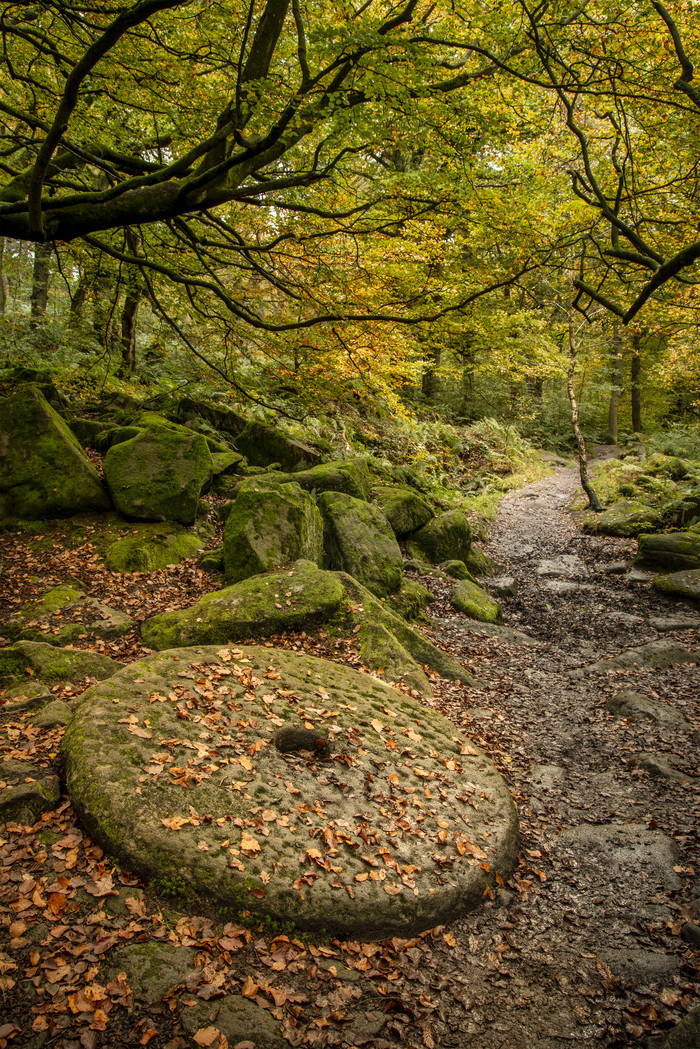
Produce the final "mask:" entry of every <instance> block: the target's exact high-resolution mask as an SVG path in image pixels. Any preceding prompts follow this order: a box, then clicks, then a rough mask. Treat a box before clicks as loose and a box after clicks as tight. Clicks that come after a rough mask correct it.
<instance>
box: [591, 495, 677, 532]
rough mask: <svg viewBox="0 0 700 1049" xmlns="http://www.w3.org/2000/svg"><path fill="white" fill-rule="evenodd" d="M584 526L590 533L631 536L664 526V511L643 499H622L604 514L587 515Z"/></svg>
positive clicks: (653, 530)
mask: <svg viewBox="0 0 700 1049" xmlns="http://www.w3.org/2000/svg"><path fill="white" fill-rule="evenodd" d="M582 527H583V531H584V532H586V533H587V534H588V535H614V536H620V537H622V538H629V537H632V536H637V535H640V534H641V533H642V532H655V531H658V530H659V528H661V527H663V513H662V512H661V510H659V509H655V508H654V507H650V506H649V505H648V504H647V503H645V502H643V501H642V500H641V499H621V500H620V501H619V502H617V503H614V504H613V506H610V507H608V509H607V510H605V511H604V512H603V513H602V514H590V515H588V516H587V517H585V518H584V521H583V526H582Z"/></svg>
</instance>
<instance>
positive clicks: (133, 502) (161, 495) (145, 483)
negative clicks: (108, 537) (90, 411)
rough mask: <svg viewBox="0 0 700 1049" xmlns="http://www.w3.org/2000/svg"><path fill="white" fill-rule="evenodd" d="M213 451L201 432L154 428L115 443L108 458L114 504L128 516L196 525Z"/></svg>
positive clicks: (107, 473)
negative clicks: (198, 507)
mask: <svg viewBox="0 0 700 1049" xmlns="http://www.w3.org/2000/svg"><path fill="white" fill-rule="evenodd" d="M211 469H212V462H211V453H210V451H209V448H208V447H207V442H206V441H205V439H204V437H202V436H201V434H194V433H191V432H190V431H189V430H185V429H184V427H180V428H178V429H177V430H172V429H170V428H168V427H165V426H163V427H153V428H152V429H150V430H146V431H145V432H144V433H142V434H139V435H138V437H133V438H132V439H131V440H129V441H124V442H122V443H121V444H116V445H113V446H112V447H111V448H110V449H109V451H108V452H107V455H106V457H105V461H104V472H105V478H106V480H107V486H108V488H109V490H110V494H111V496H112V499H113V500H114V505H115V506H116V508H117V509H118V510H119V512H120V513H123V514H124V515H125V516H127V517H135V518H140V519H141V520H146V521H160V520H166V521H179V522H180V523H181V524H193V522H194V519H195V516H196V513H197V503H198V501H199V496H200V494H201V491H202V488H203V487H204V485H205V484H206V483H208V481H209V479H210V478H211Z"/></svg>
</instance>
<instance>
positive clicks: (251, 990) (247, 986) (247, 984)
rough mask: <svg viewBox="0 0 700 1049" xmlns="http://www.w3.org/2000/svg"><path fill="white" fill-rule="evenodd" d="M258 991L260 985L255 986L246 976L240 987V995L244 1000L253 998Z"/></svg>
mask: <svg viewBox="0 0 700 1049" xmlns="http://www.w3.org/2000/svg"><path fill="white" fill-rule="evenodd" d="M259 990H260V984H257V983H256V982H255V981H254V980H252V979H251V978H250V976H246V978H245V980H244V982H243V986H242V987H241V994H242V995H243V997H244V998H255V995H256V994H257V993H258V991H259Z"/></svg>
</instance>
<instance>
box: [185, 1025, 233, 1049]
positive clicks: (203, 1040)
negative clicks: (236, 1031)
mask: <svg viewBox="0 0 700 1049" xmlns="http://www.w3.org/2000/svg"><path fill="white" fill-rule="evenodd" d="M193 1038H194V1040H195V1042H196V1043H197V1045H202V1046H210V1045H216V1046H217V1047H218V1046H220V1047H221V1049H225V1047H226V1046H227V1045H228V1040H227V1038H226V1035H224V1034H222V1033H221V1031H220V1030H219V1029H218V1027H200V1029H199V1030H198V1031H197V1033H196V1034H195V1035H193ZM222 1039H223V1041H222Z"/></svg>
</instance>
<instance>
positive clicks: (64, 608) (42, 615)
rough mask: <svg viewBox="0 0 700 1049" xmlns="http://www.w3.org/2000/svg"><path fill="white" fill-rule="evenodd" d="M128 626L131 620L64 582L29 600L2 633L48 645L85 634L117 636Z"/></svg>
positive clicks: (62, 643) (7, 623)
mask: <svg viewBox="0 0 700 1049" xmlns="http://www.w3.org/2000/svg"><path fill="white" fill-rule="evenodd" d="M66 612H68V613H69V616H68V617H66V614H65V613H66ZM131 627H132V621H131V620H130V619H129V617H128V616H126V615H125V614H124V613H123V612H120V611H119V610H118V609H116V608H109V607H108V606H107V605H103V604H102V603H101V602H100V601H97V600H96V599H95V598H94V597H88V596H87V595H86V594H85V593H84V592H83V591H82V590H79V589H78V588H77V587H75V586H71V585H70V584H67V583H62V584H61V585H59V586H55V587H53V588H52V589H51V590H49V591H48V593H46V594H44V596H43V597H41V598H39V599H38V600H36V601H30V602H29V604H27V605H24V606H23V607H22V608H20V609H19V611H18V612H14V613H13V614H12V616H11V617H10V618H9V619H8V620H7V622H5V623H3V624H2V630H3V631H4V633H5V634H6V636H7V637H9V638H11V639H12V640H17V639H22V640H26V641H47V642H49V644H51V645H64V644H68V643H70V642H73V641H76V640H77V639H78V638H81V637H85V636H87V635H88V634H92V635H94V636H95V637H102V638H110V637H119V635H121V634H125V633H126V632H127V631H128V630H130V629H131Z"/></svg>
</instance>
